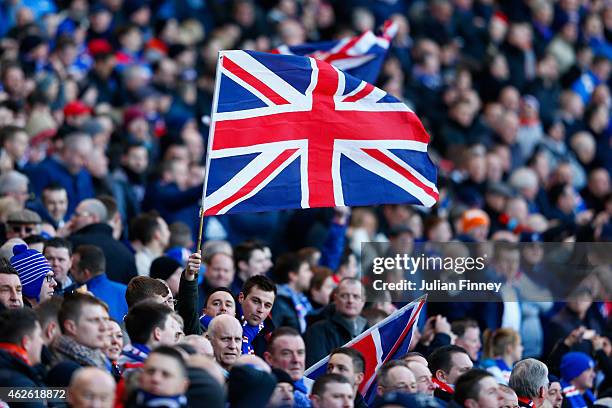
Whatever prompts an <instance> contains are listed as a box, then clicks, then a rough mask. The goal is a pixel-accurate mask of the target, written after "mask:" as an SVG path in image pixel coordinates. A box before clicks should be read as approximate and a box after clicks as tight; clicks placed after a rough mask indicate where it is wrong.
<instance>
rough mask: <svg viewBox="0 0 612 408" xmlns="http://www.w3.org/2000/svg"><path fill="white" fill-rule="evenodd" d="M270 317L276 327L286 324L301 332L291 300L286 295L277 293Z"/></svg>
mask: <svg viewBox="0 0 612 408" xmlns="http://www.w3.org/2000/svg"><path fill="white" fill-rule="evenodd" d="M270 317H271V318H272V322H274V326H276V327H281V326H288V327H293V328H294V329H295V330H297V331H298V332H300V333H301V332H302V330H301V328H300V319H299V318H298V314H297V311H296V310H295V305H294V304H293V300H291V298H289V297H287V296H282V295H279V296H277V297H276V299H275V300H274V306H272V313H271V315H270Z"/></svg>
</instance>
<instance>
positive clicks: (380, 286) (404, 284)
mask: <svg viewBox="0 0 612 408" xmlns="http://www.w3.org/2000/svg"><path fill="white" fill-rule="evenodd" d="M372 287H373V288H374V290H377V291H384V290H389V291H427V292H456V291H469V292H480V291H487V292H495V293H499V291H500V289H501V287H502V283H493V282H473V281H471V280H469V279H461V280H459V281H457V282H443V281H441V280H439V279H436V280H432V281H427V280H421V282H420V285H419V284H418V282H413V281H409V280H406V279H403V280H401V281H399V282H385V281H383V280H381V279H377V280H375V281H373V282H372Z"/></svg>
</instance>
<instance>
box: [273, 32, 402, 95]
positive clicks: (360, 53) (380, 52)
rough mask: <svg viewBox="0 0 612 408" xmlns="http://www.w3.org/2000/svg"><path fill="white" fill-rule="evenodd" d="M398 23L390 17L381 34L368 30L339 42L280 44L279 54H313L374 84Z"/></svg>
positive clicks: (305, 55) (277, 49)
mask: <svg viewBox="0 0 612 408" xmlns="http://www.w3.org/2000/svg"><path fill="white" fill-rule="evenodd" d="M397 29H398V26H397V23H395V22H393V21H391V20H387V21H386V22H385V23H384V25H383V28H382V30H381V31H382V32H381V33H380V35H376V34H375V33H374V32H372V31H370V30H368V31H366V32H364V33H362V34H360V35H357V36H354V37H349V38H344V39H342V40H337V41H321V42H314V43H305V44H300V45H295V46H287V45H281V46H280V47H278V48H275V49H274V50H272V52H273V53H276V54H286V55H300V56H303V57H313V58H316V59H318V60H321V61H325V62H328V63H330V64H332V65H334V66H335V67H337V68H338V69H340V70H342V71H344V72H346V73H347V74H350V75H352V76H354V77H356V78H359V79H363V80H364V81H366V82H369V83H374V82H376V79H377V78H378V74H379V73H380V69H381V67H382V64H383V62H384V60H385V57H386V55H387V51H388V50H389V46H390V45H391V41H392V40H393V37H395V34H396V33H397Z"/></svg>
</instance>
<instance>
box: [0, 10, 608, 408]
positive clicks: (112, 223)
mask: <svg viewBox="0 0 612 408" xmlns="http://www.w3.org/2000/svg"><path fill="white" fill-rule="evenodd" d="M388 19H391V20H393V21H394V22H395V23H396V24H397V26H398V32H397V34H396V35H395V36H394V38H393V41H392V43H391V46H390V48H389V52H388V55H387V58H386V60H385V63H384V64H383V66H382V70H381V73H380V75H379V78H378V81H377V83H376V84H375V85H376V86H378V87H380V88H381V89H383V90H385V91H386V92H387V93H389V94H391V95H393V96H395V97H396V98H398V99H400V100H402V101H403V102H404V103H406V104H407V105H408V106H409V107H410V108H411V109H413V110H414V111H415V112H416V113H417V115H418V116H419V118H420V119H421V120H422V122H423V124H424V126H425V128H426V129H427V131H428V133H429V134H430V136H431V138H432V142H431V145H430V149H429V153H430V156H431V157H432V159H433V161H434V162H435V164H436V166H437V168H438V172H439V175H438V183H437V185H438V189H439V191H440V200H439V202H438V203H437V204H436V205H435V206H434V207H433V208H431V209H426V208H421V207H412V206H407V205H398V204H395V205H380V206H376V207H360V208H353V209H348V208H335V209H311V210H291V211H276V212H267V213H250V214H234V215H224V216H216V217H207V218H206V220H205V224H204V228H203V233H204V245H203V250H202V252H201V253H199V251H195V242H197V238H198V232H199V228H198V225H199V221H198V220H199V219H198V211H199V205H200V199H201V194H202V184H203V181H204V178H205V170H204V163H205V159H206V151H205V146H206V145H207V138H208V130H209V125H210V123H211V117H210V115H211V105H212V100H213V90H214V78H215V69H216V62H217V52H218V51H219V50H222V49H253V50H258V51H269V50H271V49H273V48H274V47H277V46H279V45H282V44H286V45H298V44H302V43H305V42H313V41H331V40H337V39H340V38H345V37H348V36H353V35H357V34H359V33H361V32H364V31H366V30H376V29H377V28H379V27H381V25H382V24H383V23H384V22H385V21H386V20H388ZM611 71H612V5H611V4H610V3H609V1H607V0H503V1H501V0H498V1H495V0H410V1H409V0H336V1H328V0H208V1H203V0H185V1H178V0H89V1H88V0H7V1H3V2H0V237H1V238H0V242H2V246H1V247H0V386H1V387H13V388H15V387H68V393H67V399H66V400H65V401H59V402H58V401H47V402H39V403H37V402H30V403H24V404H22V405H23V406H29V407H40V406H66V404H68V405H69V406H71V407H76V408H81V407H92V406H98V407H100V406H103V407H111V406H114V407H147V406H165V407H183V406H191V407H196V406H198V407H199V406H205V407H226V406H229V407H255V408H263V407H299V408H302V407H313V408H331V407H334V408H335V407H345V408H348V407H353V406H354V407H367V406H368V402H366V400H365V399H364V396H363V395H361V394H360V393H359V389H360V385H362V381H364V378H367V377H366V374H367V373H370V372H371V370H372V369H373V368H372V367H369V366H368V365H367V364H366V362H367V363H368V364H371V361H372V360H371V359H367V358H365V357H364V355H363V354H362V353H361V352H359V351H357V350H355V349H352V348H347V347H343V346H344V345H345V344H346V343H347V342H349V341H350V340H352V339H354V338H355V337H357V336H358V335H360V334H361V333H363V332H364V331H365V330H367V329H368V328H370V327H372V326H373V325H374V324H376V323H377V322H380V321H381V320H383V319H384V318H386V317H387V316H389V315H390V314H392V313H393V312H394V311H395V310H396V309H397V308H398V307H401V306H403V305H404V303H402V302H400V301H399V300H398V299H396V298H395V297H394V295H392V294H390V293H387V294H386V295H388V296H377V297H376V298H369V297H367V296H366V295H368V293H367V291H365V290H364V284H363V282H362V281H361V280H360V277H361V273H362V269H363V268H365V267H366V266H367V265H368V264H369V263H370V262H371V261H372V258H371V257H372V254H371V253H370V252H368V251H366V250H365V247H362V244H363V243H364V242H369V241H377V242H387V243H388V248H389V251H393V253H410V252H411V251H412V249H413V248H414V245H415V243H448V242H455V243H459V244H468V245H469V244H474V243H476V244H478V243H483V242H486V241H495V242H498V243H500V244H501V245H500V246H499V247H498V250H496V256H495V260H493V261H491V262H492V263H491V265H488V266H489V267H490V268H491V270H494V271H496V272H497V273H498V274H499V276H501V277H502V278H503V279H502V280H503V282H504V283H505V284H506V288H508V289H507V290H505V291H504V295H503V296H501V297H500V298H499V299H498V300H497V301H496V302H489V303H487V304H484V303H475V302H454V303H449V302H429V303H428V304H427V305H426V308H425V309H424V312H423V313H422V316H421V319H420V323H419V327H418V329H415V336H414V338H413V341H412V343H411V348H410V350H409V352H408V353H407V354H406V355H404V356H402V358H400V359H396V360H391V361H388V362H386V363H385V364H383V365H382V366H381V367H380V368H379V370H378V372H377V385H376V393H377V397H376V399H375V401H374V402H373V403H370V404H369V406H371V407H437V406H443V407H444V406H451V407H453V406H460V407H469V408H475V407H482V408H497V407H517V406H525V407H528V406H529V407H554V408H559V407H592V406H597V407H611V406H612V360H611V356H612V345H611V341H610V340H611V339H612V316H611V315H612V306H611V304H610V302H608V301H607V300H608V299H609V298H608V297H606V296H605V294H606V293H609V291H607V292H606V290H604V289H605V287H607V285H609V282H610V279H609V276H610V264H607V265H606V264H605V263H604V264H603V265H601V264H600V265H599V266H600V267H601V268H600V269H599V270H598V273H597V274H596V275H597V276H596V277H595V278H594V279H595V280H596V281H597V282H595V283H593V282H592V281H590V283H589V284H584V285H579V286H576V287H574V288H572V289H575V290H572V291H571V296H570V297H569V298H567V299H556V300H559V301H556V302H553V301H552V300H553V299H552V298H551V299H548V300H547V301H543V300H542V301H532V300H529V299H528V298H527V297H524V296H525V292H526V290H525V288H532V289H533V290H534V291H536V292H538V293H540V294H541V293H548V294H549V295H550V293H556V291H555V288H554V285H553V286H549V285H546V284H545V283H547V284H550V281H551V280H555V279H553V278H551V276H550V275H547V273H548V272H550V271H546V270H542V269H539V268H538V264H537V262H536V261H533V259H541V257H542V256H543V254H542V252H543V250H542V248H543V247H542V243H543V242H566V243H568V245H574V243H575V245H579V244H580V243H591V242H596V243H598V244H599V243H601V245H604V246H599V247H597V246H596V245H595V246H593V247H594V248H595V247H597V248H603V252H604V253H605V252H606V246H605V245H607V244H606V243H607V242H609V241H610V238H611V237H612V220H611V218H610V217H611V216H612V192H611V187H610V185H611V184H610V175H611V172H612V122H611V121H610V114H611V113H612V98H611V96H610V84H611V75H610V74H611ZM381 200H382V201H384V199H381ZM521 242H529V243H532V244H533V247H532V248H533V249H527V252H525V253H521V251H522V250H521V247H519V246H518V245H517V244H518V243H521ZM456 248H459V249H457V250H458V251H464V250H465V248H466V247H456ZM607 252H608V254H604V255H608V256H609V253H610V251H607ZM601 255H602V254H601V252H600V253H599V256H600V259H601ZM597 256H598V254H595V255H593V254H587V255H585V257H584V259H586V260H587V261H586V262H587V263H588V262H589V261H592V260H593V258H597ZM604 259H607V258H605V256H604ZM502 261H503V262H502ZM553 283H555V282H553ZM556 283H560V282H556ZM565 283H567V282H565ZM543 286H546V287H547V288H548V290H549V291H550V293H549V292H545V290H544V289H542V287H543ZM602 287H603V289H602ZM602 293H603V294H604V295H602ZM366 300H368V301H367V302H366ZM327 355H329V356H330V358H329V361H328V363H327V373H326V374H324V375H323V376H321V377H319V378H318V379H317V380H316V381H315V382H314V384H312V383H310V382H309V381H306V380H305V378H304V371H305V369H306V368H308V367H310V366H312V365H313V364H315V363H317V362H318V361H319V360H320V359H321V358H323V357H325V356H327ZM0 406H13V403H12V402H11V403H4V402H2V401H0Z"/></svg>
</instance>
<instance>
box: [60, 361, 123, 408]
mask: <svg viewBox="0 0 612 408" xmlns="http://www.w3.org/2000/svg"><path fill="white" fill-rule="evenodd" d="M67 399H68V404H70V406H71V407H73V408H89V407H94V406H95V407H98V408H112V407H113V404H114V402H115V380H114V379H113V377H112V376H111V375H110V374H109V373H107V372H106V371H104V370H101V369H99V368H97V367H83V368H80V369H78V370H77V371H76V372H75V373H74V375H73V376H72V380H71V381H70V386H69V388H68V395H67Z"/></svg>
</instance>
